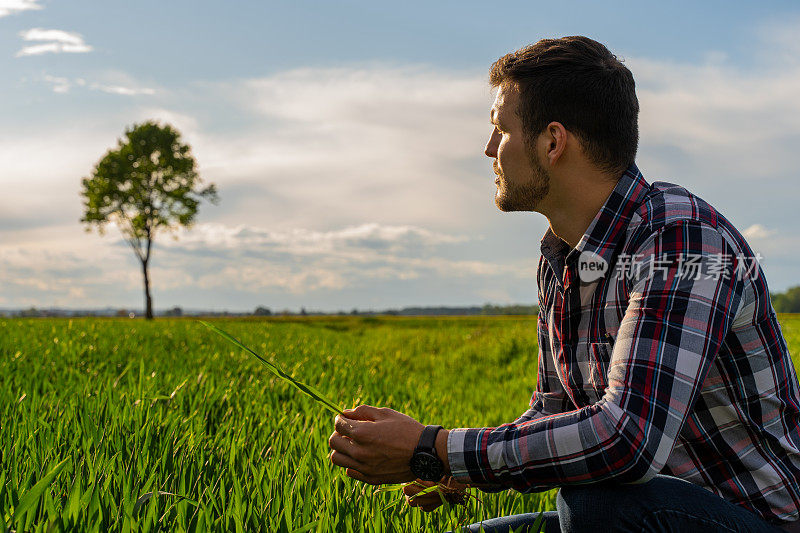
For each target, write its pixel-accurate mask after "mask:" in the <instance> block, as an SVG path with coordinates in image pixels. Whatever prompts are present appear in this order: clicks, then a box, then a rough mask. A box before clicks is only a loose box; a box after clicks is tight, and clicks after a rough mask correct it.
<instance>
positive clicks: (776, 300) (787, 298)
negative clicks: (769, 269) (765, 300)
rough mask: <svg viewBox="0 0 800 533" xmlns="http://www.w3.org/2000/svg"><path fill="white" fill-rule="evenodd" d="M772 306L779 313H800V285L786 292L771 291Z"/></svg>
mask: <svg viewBox="0 0 800 533" xmlns="http://www.w3.org/2000/svg"><path fill="white" fill-rule="evenodd" d="M769 297H770V298H771V299H772V307H774V308H775V311H777V312H778V313H800V285H797V286H796V287H792V288H790V289H789V290H787V291H786V292H779V293H775V292H773V293H771V294H770V295H769Z"/></svg>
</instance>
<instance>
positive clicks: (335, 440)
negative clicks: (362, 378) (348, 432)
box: [328, 431, 361, 460]
mask: <svg viewBox="0 0 800 533" xmlns="http://www.w3.org/2000/svg"><path fill="white" fill-rule="evenodd" d="M328 446H329V447H330V449H331V450H334V451H337V452H339V453H341V454H344V455H348V456H350V457H352V458H353V459H356V460H359V459H361V452H360V450H359V447H358V445H357V444H356V443H355V442H353V440H352V439H350V438H348V437H345V436H344V435H342V434H340V433H339V432H338V431H334V432H333V434H332V435H331V436H330V438H329V439H328Z"/></svg>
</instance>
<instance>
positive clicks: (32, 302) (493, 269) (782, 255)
mask: <svg viewBox="0 0 800 533" xmlns="http://www.w3.org/2000/svg"><path fill="white" fill-rule="evenodd" d="M564 35H587V36H589V37H591V38H593V39H596V40H598V41H600V42H602V43H604V44H605V45H606V46H608V48H609V49H610V50H611V51H612V52H613V53H615V54H616V55H617V56H618V57H620V59H622V60H623V61H624V62H625V64H626V65H627V66H628V68H630V69H631V71H632V72H633V75H634V78H635V79H636V84H637V95H638V98H639V102H640V107H641V112H640V117H639V123H640V144H639V151H638V155H637V164H638V166H639V168H640V169H641V170H642V172H643V174H644V176H645V178H646V179H647V180H648V181H650V182H653V181H667V182H670V183H677V184H679V185H682V186H684V187H686V188H687V189H689V190H690V191H692V192H693V193H695V194H697V195H698V196H700V197H701V198H703V199H704V200H706V201H708V202H709V203H711V204H712V205H713V206H715V207H716V208H717V209H718V210H719V211H720V212H721V213H722V214H723V215H725V216H726V217H727V218H728V219H729V220H731V222H733V223H734V225H735V226H736V227H737V228H738V229H739V230H740V231H741V232H742V233H743V234H744V235H745V236H746V238H747V239H748V241H749V243H750V244H751V247H752V248H753V249H754V250H755V251H757V252H758V253H760V254H761V256H762V260H761V265H762V268H763V269H764V272H765V273H766V276H767V280H768V283H769V287H770V290H772V291H783V290H785V289H787V288H788V287H790V286H793V285H796V284H800V270H799V269H798V268H797V266H796V265H798V263H800V246H798V244H800V237H798V236H797V234H796V232H795V230H796V228H798V227H800V209H798V208H797V202H798V198H800V180H798V179H797V172H798V170H797V169H798V163H800V155H798V150H797V146H798V145H799V144H800V98H797V95H798V94H800V44H798V41H797V40H796V38H795V36H796V35H800V4H797V2H796V1H794V0H792V1H765V2H758V3H755V2H745V1H721V0H720V1H707V2H688V1H676V2H641V1H639V2H634V1H609V2H602V3H601V2H596V1H564V2H559V3H553V2H539V1H530V0H529V1H525V2H515V1H508V2H503V3H489V2H472V1H455V0H454V1H441V2H429V1H428V2H417V1H407V2H403V3H397V2H375V1H372V2H367V1H340V2H322V1H319V2H310V1H302V0H296V1H291V2H290V1H286V2H271V1H258V2H257V1H239V2H207V1H201V0H192V1H189V0H170V1H169V2H164V1H163V0H161V1H149V0H142V1H139V2H135V3H130V2H119V1H108V2H97V1H95V2H87V1H80V0H76V1H71V2H66V1H62V0H0V116H2V117H3V126H4V127H3V128H1V129H0V180H1V181H0V183H2V185H3V193H2V194H0V308H23V307H30V306H36V307H50V306H58V307H66V308H73V309H75V308H97V307H106V306H110V307H119V308H128V309H131V310H138V309H141V308H142V305H143V297H142V292H143V290H142V276H141V271H140V268H139V266H138V263H137V261H138V260H137V259H136V258H135V256H134V254H133V252H132V251H131V250H130V248H129V247H128V245H127V244H126V242H125V241H124V240H123V239H122V238H121V236H120V234H119V231H118V230H117V229H116V228H115V227H113V226H112V227H109V228H108V229H107V231H106V232H105V234H104V235H100V234H98V233H97V232H96V231H91V232H87V231H86V228H85V227H84V226H83V225H82V224H81V223H80V218H81V216H82V203H81V198H80V189H81V179H82V178H84V177H87V176H89V175H90V173H91V172H92V169H93V166H94V164H95V163H96V162H97V161H98V160H99V159H100V158H101V157H102V156H103V155H104V153H105V152H106V151H107V150H109V149H112V148H114V147H115V146H116V143H117V140H118V139H119V137H120V136H121V135H122V134H123V132H124V130H125V128H126V127H129V126H131V125H132V124H135V123H139V122H142V121H145V120H148V119H154V120H159V121H161V122H162V123H169V124H171V125H173V126H174V127H176V128H177V129H178V130H179V131H180V132H181V134H182V139H183V140H184V141H185V142H187V143H189V144H190V145H191V147H192V151H193V154H194V156H195V158H196V160H197V163H198V167H199V172H200V176H201V177H202V179H203V180H204V182H205V183H214V184H216V186H217V188H218V190H219V195H220V203H219V204H218V205H216V206H214V205H210V204H204V205H201V207H200V212H199V214H198V217H197V221H196V224H195V225H194V226H193V227H192V228H191V229H188V230H181V231H178V232H176V233H175V234H172V235H170V234H161V235H158V236H157V238H156V241H155V248H154V251H153V259H152V266H151V270H152V273H151V278H152V283H153V295H154V305H155V307H156V309H166V308H171V307H173V306H181V307H183V308H184V309H215V310H230V311H246V310H252V309H254V308H255V307H256V306H266V307H269V308H271V309H273V310H282V309H291V310H298V309H300V308H301V307H305V308H306V309H309V310H324V311H335V310H339V309H342V310H350V309H353V308H358V309H387V308H398V307H404V306H417V305H481V304H484V303H494V304H509V303H535V302H536V301H537V290H536V265H537V262H538V259H539V254H540V252H539V241H540V239H541V237H542V236H543V234H544V232H545V230H546V229H547V227H548V222H547V219H546V218H544V217H543V216H542V215H540V214H537V213H502V212H500V211H499V210H498V209H497V208H496V207H495V205H494V201H493V198H494V191H495V186H494V183H493V182H494V174H493V173H492V169H491V160H490V159H488V158H487V157H485V156H484V155H483V149H484V144H485V142H486V139H487V137H488V134H489V132H490V126H489V113H488V111H489V108H490V107H491V104H492V101H493V93H492V91H491V89H490V87H489V84H488V81H487V71H488V68H489V66H490V65H491V63H492V62H493V61H494V60H495V59H497V58H498V57H500V56H501V55H503V54H505V53H507V52H510V51H512V50H515V49H517V48H519V47H521V46H524V45H526V44H529V43H532V42H535V41H537V40H538V39H540V38H544V37H559V36H564Z"/></svg>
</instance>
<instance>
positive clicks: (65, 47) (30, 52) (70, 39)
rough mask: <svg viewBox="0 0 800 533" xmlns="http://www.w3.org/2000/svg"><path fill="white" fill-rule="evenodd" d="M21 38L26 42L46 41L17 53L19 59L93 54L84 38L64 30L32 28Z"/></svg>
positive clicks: (24, 32)
mask: <svg viewBox="0 0 800 533" xmlns="http://www.w3.org/2000/svg"><path fill="white" fill-rule="evenodd" d="M19 35H20V37H22V39H23V40H24V41H34V42H35V41H44V42H42V44H34V45H30V46H25V47H23V48H22V49H21V50H20V51H19V52H17V57H24V56H35V55H41V54H50V53H52V54H59V53H71V54H82V53H87V52H91V51H92V50H93V49H92V47H91V46H89V45H88V44H86V43H85V42H84V41H83V37H82V36H81V35H80V34H78V33H74V32H67V31H63V30H46V29H43V28H31V29H30V30H26V31H22V32H20V34H19Z"/></svg>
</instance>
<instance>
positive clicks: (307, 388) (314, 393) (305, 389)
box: [199, 320, 342, 414]
mask: <svg viewBox="0 0 800 533" xmlns="http://www.w3.org/2000/svg"><path fill="white" fill-rule="evenodd" d="M199 322H200V323H201V324H203V325H204V326H205V327H207V328H208V329H210V330H212V331H214V332H215V333H218V334H219V335H221V336H223V337H225V338H226V339H228V340H229V341H231V342H232V343H233V344H235V345H236V346H238V347H239V348H241V349H242V350H244V351H246V352H249V353H250V354H251V355H253V356H254V357H255V358H256V359H258V360H259V361H261V362H262V363H264V364H265V365H266V366H267V368H268V369H269V370H270V371H271V372H272V373H273V374H275V375H276V376H278V377H279V378H281V379H283V380H284V381H286V382H287V383H289V384H291V385H292V386H293V387H295V388H296V389H297V390H299V391H300V392H302V393H304V394H306V395H308V396H310V397H311V398H313V399H314V400H316V401H318V402H319V403H321V404H322V405H323V406H325V407H326V408H327V409H329V410H330V411H333V412H334V413H336V414H342V410H341V409H340V408H339V407H338V406H337V405H336V404H335V403H333V402H332V401H331V400H329V399H328V398H327V397H325V395H324V394H322V393H321V392H320V391H318V390H317V389H316V388H314V387H312V386H311V385H306V384H305V383H303V382H302V381H298V380H296V379H294V378H293V377H292V376H290V375H289V374H287V373H286V372H284V371H283V370H281V369H280V368H279V367H277V366H276V365H274V364H273V363H270V362H269V361H267V360H266V359H264V358H263V357H261V356H260V355H258V354H257V353H256V352H254V351H253V350H251V349H250V348H248V347H247V346H245V345H244V344H242V342H241V341H239V339H237V338H236V337H234V336H233V335H231V334H229V333H227V332H225V331H223V330H221V329H220V328H218V327H217V326H214V325H212V324H209V323H208V322H204V321H203V320H200V321H199Z"/></svg>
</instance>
